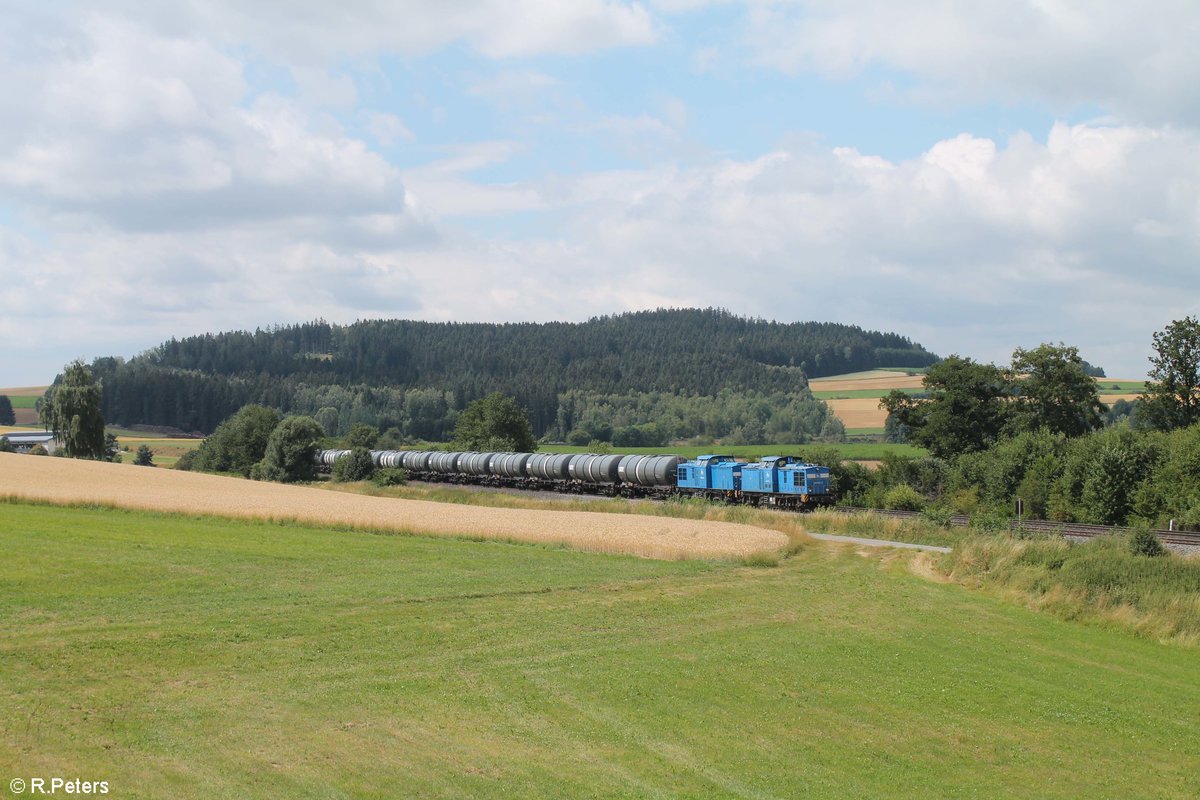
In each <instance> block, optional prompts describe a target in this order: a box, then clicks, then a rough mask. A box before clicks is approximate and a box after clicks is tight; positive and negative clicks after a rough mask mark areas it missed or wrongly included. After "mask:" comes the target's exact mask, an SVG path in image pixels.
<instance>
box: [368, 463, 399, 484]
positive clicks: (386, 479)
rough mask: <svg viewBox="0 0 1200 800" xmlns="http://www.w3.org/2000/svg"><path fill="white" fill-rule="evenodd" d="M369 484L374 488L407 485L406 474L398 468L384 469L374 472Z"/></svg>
mask: <svg viewBox="0 0 1200 800" xmlns="http://www.w3.org/2000/svg"><path fill="white" fill-rule="evenodd" d="M371 483H373V484H375V485H376V486H403V485H404V484H406V483H408V473H407V472H405V471H404V470H402V469H400V468H399V467H384V468H383V469H377V470H375V474H374V475H372V476H371Z"/></svg>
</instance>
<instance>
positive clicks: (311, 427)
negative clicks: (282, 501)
mask: <svg viewBox="0 0 1200 800" xmlns="http://www.w3.org/2000/svg"><path fill="white" fill-rule="evenodd" d="M324 436H325V431H324V430H322V428H321V425H320V423H318V422H317V421H316V420H315V419H313V418H312V417H302V416H290V417H284V418H283V421H281V422H280V423H279V424H278V425H277V426H276V427H275V430H273V431H272V432H271V438H270V439H269V440H267V450H266V453H265V454H264V455H263V459H262V461H260V462H259V463H258V464H255V465H254V469H252V470H251V471H250V477H252V478H254V479H256V480H271V481H282V482H283V483H294V482H296V481H311V480H312V479H313V478H315V477H316V475H317V465H316V460H315V458H316V454H317V448H318V446H319V445H320V441H321V439H322V437H324Z"/></svg>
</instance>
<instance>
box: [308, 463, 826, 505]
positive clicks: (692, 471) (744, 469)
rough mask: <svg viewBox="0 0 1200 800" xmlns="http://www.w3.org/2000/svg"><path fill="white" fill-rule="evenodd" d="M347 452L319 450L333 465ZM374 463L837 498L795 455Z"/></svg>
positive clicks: (412, 473)
mask: <svg viewBox="0 0 1200 800" xmlns="http://www.w3.org/2000/svg"><path fill="white" fill-rule="evenodd" d="M349 454H350V451H349V450H321V451H318V453H317V456H316V460H317V465H318V466H319V467H320V468H321V469H323V470H330V469H332V468H333V465H334V463H336V461H337V460H338V459H339V458H343V457H345V456H347V455H349ZM371 460H372V461H373V462H374V464H375V466H376V467H394V468H400V469H403V470H405V471H406V472H407V473H408V476H409V478H410V479H411V480H417V481H428V482H434V483H455V484H468V485H483V486H502V487H510V488H517V489H529V490H535V491H536V490H542V491H555V492H568V493H574V494H596V495H606V496H609V497H631V498H638V497H649V498H657V499H667V498H670V497H702V498H706V499H710V500H721V501H724V502H728V503H744V504H747V505H753V506H775V507H778V508H786V509H792V510H796V511H807V510H811V509H814V508H818V507H821V506H828V505H833V503H834V501H835V500H836V498H835V496H834V493H833V486H832V481H831V479H830V474H829V467H824V466H821V465H818V464H809V463H806V462H804V461H802V460H801V459H799V458H797V457H795V456H765V457H763V458H761V459H760V460H758V461H756V462H746V461H739V460H738V459H736V458H734V457H733V456H728V455H719V454H712V455H703V456H699V457H698V458H696V459H694V460H690V461H689V460H688V459H686V458H684V457H683V456H678V455H619V454H598V453H577V454H567V453H488V452H444V451H438V450H372V451H371Z"/></svg>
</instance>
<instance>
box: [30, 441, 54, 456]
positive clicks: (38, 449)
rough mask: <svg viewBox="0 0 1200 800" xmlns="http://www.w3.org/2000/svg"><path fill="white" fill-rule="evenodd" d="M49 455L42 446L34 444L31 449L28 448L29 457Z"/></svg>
mask: <svg viewBox="0 0 1200 800" xmlns="http://www.w3.org/2000/svg"><path fill="white" fill-rule="evenodd" d="M49 454H50V453H49V451H47V450H46V448H45V446H44V445H40V444H35V445H34V446H33V447H31V448H29V455H31V456H45V455H49Z"/></svg>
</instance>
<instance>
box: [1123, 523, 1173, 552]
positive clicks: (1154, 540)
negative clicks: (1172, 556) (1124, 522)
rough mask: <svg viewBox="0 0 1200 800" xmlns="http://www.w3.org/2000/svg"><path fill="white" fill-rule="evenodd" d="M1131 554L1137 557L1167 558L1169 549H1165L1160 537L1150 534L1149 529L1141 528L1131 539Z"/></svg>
mask: <svg viewBox="0 0 1200 800" xmlns="http://www.w3.org/2000/svg"><path fill="white" fill-rule="evenodd" d="M1129 552H1131V553H1133V554H1134V555H1135V556H1150V557H1152V558H1153V557H1156V556H1165V555H1166V554H1167V548H1165V547H1163V543H1162V542H1160V541H1159V540H1158V537H1157V536H1155V535H1154V534H1153V533H1151V532H1150V529H1149V528H1139V529H1138V530H1136V531H1134V532H1133V535H1132V536H1130V537H1129Z"/></svg>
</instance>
